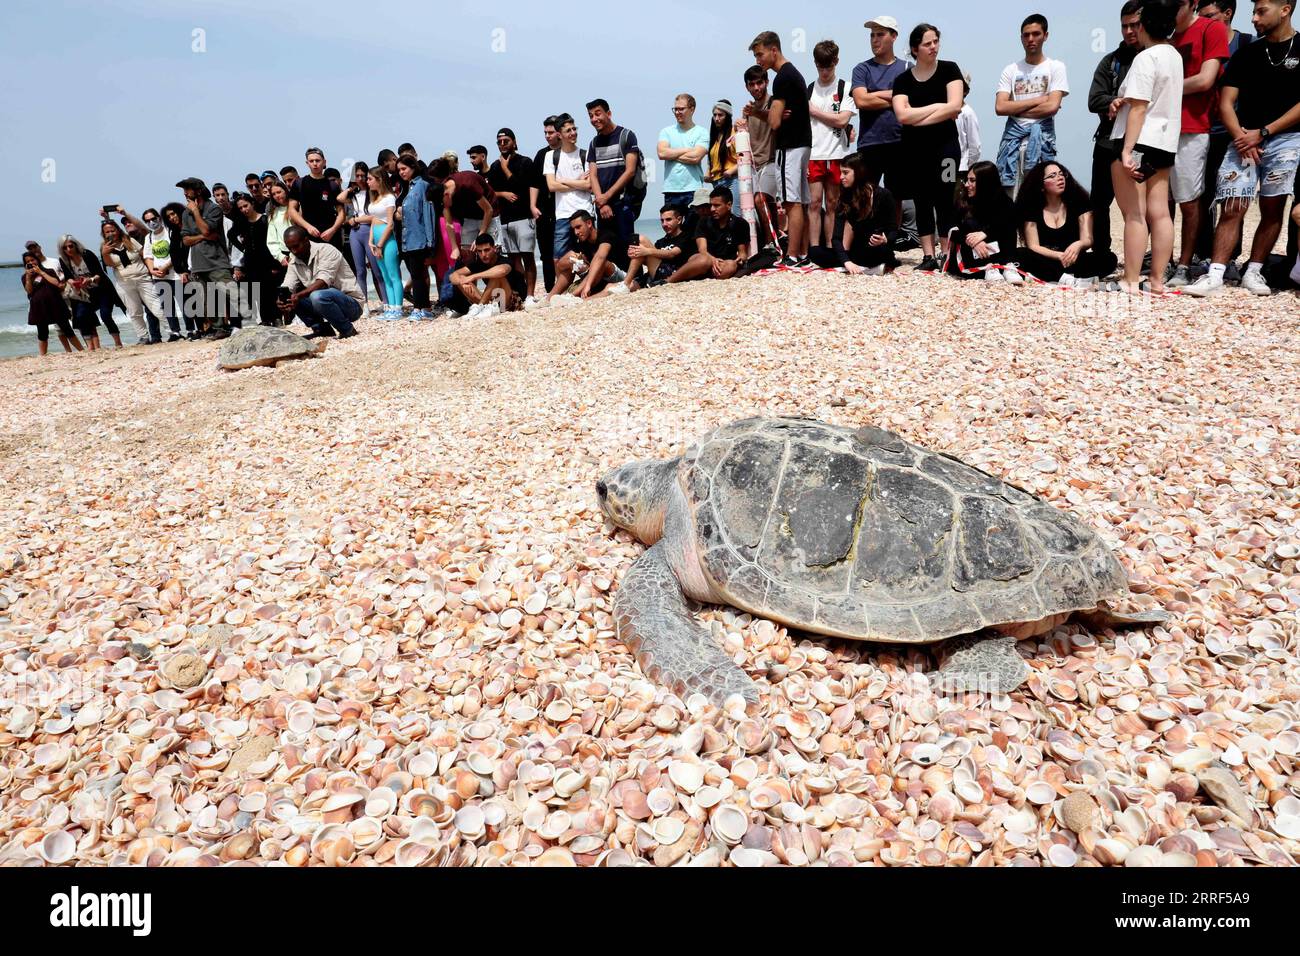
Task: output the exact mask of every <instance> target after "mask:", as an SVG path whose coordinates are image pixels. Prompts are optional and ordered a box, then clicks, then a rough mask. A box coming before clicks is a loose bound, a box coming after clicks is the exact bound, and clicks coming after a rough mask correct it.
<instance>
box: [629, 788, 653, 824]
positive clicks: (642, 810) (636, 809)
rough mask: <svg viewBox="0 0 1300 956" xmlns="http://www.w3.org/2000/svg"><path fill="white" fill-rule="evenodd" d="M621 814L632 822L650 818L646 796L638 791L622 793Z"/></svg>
mask: <svg viewBox="0 0 1300 956" xmlns="http://www.w3.org/2000/svg"><path fill="white" fill-rule="evenodd" d="M623 812H624V813H626V814H627V815H628V816H629V817H631V818H632V819H633V820H645V819H647V818H648V817H649V816H650V805H649V803H648V802H647V800H646V795H645V794H644V793H642V792H641V791H640V790H635V789H627V790H624V791H623Z"/></svg>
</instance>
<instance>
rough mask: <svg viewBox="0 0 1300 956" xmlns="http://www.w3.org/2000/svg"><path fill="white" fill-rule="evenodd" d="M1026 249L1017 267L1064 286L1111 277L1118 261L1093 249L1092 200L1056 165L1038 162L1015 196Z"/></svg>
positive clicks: (1054, 162)
mask: <svg viewBox="0 0 1300 956" xmlns="http://www.w3.org/2000/svg"><path fill="white" fill-rule="evenodd" d="M1016 218H1017V219H1018V220H1019V222H1020V230H1021V234H1022V235H1023V236H1024V239H1025V249H1024V252H1023V253H1022V254H1021V258H1020V264H1021V266H1022V267H1023V268H1024V270H1025V271H1026V272H1028V273H1029V274H1031V275H1033V276H1035V277H1036V278H1039V279H1042V280H1043V281H1044V282H1056V283H1059V284H1060V285H1062V286H1065V287H1067V288H1073V287H1075V286H1076V285H1077V282H1076V280H1083V281H1084V283H1085V284H1086V285H1091V284H1092V282H1091V280H1093V279H1097V278H1100V277H1102V276H1106V275H1110V273H1111V272H1112V271H1113V270H1114V268H1115V265H1116V262H1117V259H1116V258H1115V254H1114V253H1112V252H1094V251H1093V248H1092V243H1093V234H1092V198H1091V197H1090V196H1089V195H1088V190H1086V189H1084V188H1083V185H1082V184H1081V183H1080V182H1079V181H1078V180H1077V179H1075V178H1074V176H1073V175H1071V174H1070V171H1069V170H1068V169H1066V168H1065V166H1064V165H1063V164H1061V163H1058V162H1056V161H1054V160H1053V161H1049V162H1046V163H1039V164H1038V165H1037V166H1035V167H1034V168H1033V169H1031V170H1030V171H1029V173H1028V175H1026V176H1025V181H1024V183H1022V184H1021V186H1020V193H1019V195H1018V196H1017V197H1016Z"/></svg>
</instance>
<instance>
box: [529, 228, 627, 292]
mask: <svg viewBox="0 0 1300 956" xmlns="http://www.w3.org/2000/svg"><path fill="white" fill-rule="evenodd" d="M569 228H570V229H571V230H572V231H573V241H572V248H571V249H570V250H569V251H568V252H566V253H565V254H564V255H562V256H561V257H560V258H559V260H558V261H557V262H556V263H555V287H554V288H553V289H551V294H550V296H549V297H548V301H550V302H552V303H554V302H555V301H556V300H557V299H559V298H560V297H561V296H563V295H564V293H565V292H566V291H568V289H569V287H570V286H571V285H572V286H574V289H573V294H574V295H575V296H577V297H579V298H582V299H590V298H591V297H592V296H594V295H595V294H596V293H598V292H600V291H601V290H603V289H604V288H605V286H606V285H608V284H610V283H618V282H622V281H623V280H624V279H626V278H627V273H626V272H624V271H623V270H622V269H620V268H619V267H618V266H617V265H615V264H614V262H613V261H612V260H613V251H614V244H615V243H616V242H618V224H617V222H615V220H613V219H601V220H599V221H597V220H596V219H593V218H592V215H591V213H589V212H587V211H586V210H585V209H579V210H578V211H577V212H575V213H574V214H573V215H572V216H570V217H569ZM575 283H576V285H575Z"/></svg>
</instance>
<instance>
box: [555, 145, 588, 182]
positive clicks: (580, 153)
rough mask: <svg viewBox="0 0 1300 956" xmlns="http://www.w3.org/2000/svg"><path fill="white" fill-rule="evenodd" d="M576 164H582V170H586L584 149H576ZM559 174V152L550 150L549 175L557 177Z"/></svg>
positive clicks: (585, 152)
mask: <svg viewBox="0 0 1300 956" xmlns="http://www.w3.org/2000/svg"><path fill="white" fill-rule="evenodd" d="M578 162H580V163H581V164H582V168H583V169H586V168H587V151H586V150H585V149H582V148H581V147H579V148H578ZM559 174H560V150H558V149H553V150H551V175H552V176H558V175H559Z"/></svg>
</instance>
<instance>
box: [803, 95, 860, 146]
mask: <svg viewBox="0 0 1300 956" xmlns="http://www.w3.org/2000/svg"><path fill="white" fill-rule="evenodd" d="M839 91H840V81H839V80H838V79H835V80H832V81H831V83H830V85H829V86H822V85H821V84H820V83H817V82H814V83H813V91H812V96H810V97H808V105H809V106H815V107H817V109H819V110H823V111H824V112H827V113H835V112H838V111H839V110H843V109H845V108H846V107H845V104H844V103H838V104H837V103H836V102H835V97H836V95H837V94H838V93H839ZM844 99H846V100H848V99H849V84H848V83H845V84H844ZM847 109H849V110H854V109H857V107H855V106H854V105H853V104H852V102H850V103H849V104H848V106H847ZM847 155H849V144H848V140H847V131H846V130H843V129H835V128H834V127H833V126H831V125H829V124H827V123H823V122H822V121H821V120H819V119H814V120H813V121H812V153H811V154H810V156H809V158H810V159H815V160H817V161H818V162H822V163H824V162H828V161H830V160H834V159H843V158H844V157H845V156H847Z"/></svg>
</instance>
